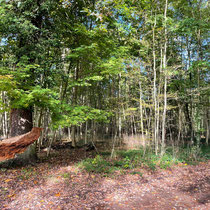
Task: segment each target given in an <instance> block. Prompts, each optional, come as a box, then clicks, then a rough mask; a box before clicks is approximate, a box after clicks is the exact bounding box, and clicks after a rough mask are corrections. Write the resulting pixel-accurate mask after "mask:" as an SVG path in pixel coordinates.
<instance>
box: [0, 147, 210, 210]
mask: <svg viewBox="0 0 210 210" xmlns="http://www.w3.org/2000/svg"><path fill="white" fill-rule="evenodd" d="M107 154H108V153H106V154H101V155H96V154H94V153H91V152H86V151H85V150H84V149H82V148H80V149H71V150H70V149H62V150H59V151H56V152H55V153H54V154H52V155H51V157H50V158H48V159H46V158H44V157H42V158H41V159H40V162H39V163H37V164H36V165H33V166H27V167H14V168H0V209H4V210H9V209H199V210H200V209H203V210H206V209H210V193H209V192H210V161H209V160H206V161H205V162H204V161H203V162H199V164H195V165H189V163H187V162H186V161H185V162H184V161H183V159H182V161H181V157H180V158H179V159H174V158H173V157H171V156H170V155H169V153H168V154H166V156H164V157H162V158H161V159H160V158H159V159H158V158H157V157H155V156H150V159H149V157H148V156H147V155H145V154H143V153H142V151H121V152H118V153H117V154H116V156H115V160H112V161H110V160H109V156H108V155H107ZM142 157H144V158H145V160H143V159H142ZM185 157H186V156H185ZM205 159H206V158H205ZM158 160H159V161H158ZM172 161H173V162H174V164H172Z"/></svg>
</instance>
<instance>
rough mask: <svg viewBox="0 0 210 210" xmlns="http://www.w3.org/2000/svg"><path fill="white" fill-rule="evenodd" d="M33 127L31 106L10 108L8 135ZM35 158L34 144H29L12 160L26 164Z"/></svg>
mask: <svg viewBox="0 0 210 210" xmlns="http://www.w3.org/2000/svg"><path fill="white" fill-rule="evenodd" d="M32 127H33V118H32V108H29V109H25V108H19V109H12V110H11V112H10V137H15V136H19V135H23V134H25V133H27V132H30V131H31V130H32ZM36 159H37V155H36V148H35V145H30V146H29V147H28V148H27V149H26V151H25V152H24V153H22V154H18V155H17V157H16V158H15V159H14V160H13V162H14V163H15V164H27V163H29V162H34V161H35V160H36Z"/></svg>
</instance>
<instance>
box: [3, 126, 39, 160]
mask: <svg viewBox="0 0 210 210" xmlns="http://www.w3.org/2000/svg"><path fill="white" fill-rule="evenodd" d="M41 131H42V128H32V130H31V131H30V132H28V133H26V134H23V135H20V136H15V137H12V138H8V139H4V140H2V141H0V162H1V161H5V160H9V159H13V158H15V156H16V154H20V153H23V152H24V151H25V150H26V149H27V147H28V146H29V145H31V144H32V143H34V142H35V141H36V140H38V138H39V137H40V133H41Z"/></svg>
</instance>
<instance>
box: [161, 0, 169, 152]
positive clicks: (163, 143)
mask: <svg viewBox="0 0 210 210" xmlns="http://www.w3.org/2000/svg"><path fill="white" fill-rule="evenodd" d="M167 9H168V0H166V1H165V12H164V20H165V21H164V22H165V43H164V54H163V69H164V72H165V74H164V108H163V122H162V142H161V155H163V154H164V153H165V134H166V126H165V124H166V111H167V72H166V53H167V28H166V17H167Z"/></svg>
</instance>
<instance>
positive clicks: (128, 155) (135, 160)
mask: <svg viewBox="0 0 210 210" xmlns="http://www.w3.org/2000/svg"><path fill="white" fill-rule="evenodd" d="M209 154H210V147H203V148H197V147H192V148H179V149H178V150H176V153H175V152H174V149H173V148H171V147H168V148H167V149H166V152H165V154H164V155H163V156H160V155H155V154H154V152H153V151H151V149H150V148H147V149H146V150H145V149H143V148H141V149H139V150H127V151H125V150H120V151H116V152H115V155H114V158H112V159H111V158H110V153H109V152H102V153H101V154H100V155H97V156H96V157H94V158H88V159H85V160H83V161H81V162H80V163H79V167H80V168H82V169H84V170H86V171H88V172H94V173H103V174H110V173H113V172H114V171H116V170H126V169H135V168H141V167H146V168H148V169H150V170H152V171H155V170H156V169H157V168H161V169H167V168H170V167H171V166H172V165H176V164H182V165H188V164H195V163H197V162H199V161H205V160H207V159H209V158H210V157H209Z"/></svg>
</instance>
